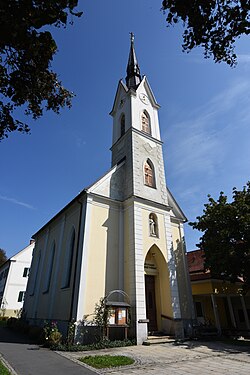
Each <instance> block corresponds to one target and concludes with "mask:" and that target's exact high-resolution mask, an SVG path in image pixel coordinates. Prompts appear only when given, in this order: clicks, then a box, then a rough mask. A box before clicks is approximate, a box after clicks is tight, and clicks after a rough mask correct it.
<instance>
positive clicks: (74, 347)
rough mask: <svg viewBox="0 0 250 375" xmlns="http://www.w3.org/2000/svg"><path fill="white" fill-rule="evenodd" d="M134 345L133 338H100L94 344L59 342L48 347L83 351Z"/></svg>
mask: <svg viewBox="0 0 250 375" xmlns="http://www.w3.org/2000/svg"><path fill="white" fill-rule="evenodd" d="M132 345H136V342H135V340H115V341H110V340H101V341H99V342H97V343H95V344H90V345H79V344H74V345H67V344H59V345H52V346H51V347H50V348H51V349H52V350H57V351H62V352H85V351H88V350H99V349H108V348H119V347H125V346H132Z"/></svg>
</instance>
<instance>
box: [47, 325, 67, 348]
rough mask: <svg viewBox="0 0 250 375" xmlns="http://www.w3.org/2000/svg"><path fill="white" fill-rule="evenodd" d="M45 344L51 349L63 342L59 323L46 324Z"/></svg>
mask: <svg viewBox="0 0 250 375" xmlns="http://www.w3.org/2000/svg"><path fill="white" fill-rule="evenodd" d="M43 332H44V338H45V343H46V344H47V345H48V346H49V347H53V346H56V345H59V344H60V343H61V341H62V334H61V333H60V332H59V330H58V327H57V323H56V322H54V321H52V322H50V323H48V322H45V325H44V327H43Z"/></svg>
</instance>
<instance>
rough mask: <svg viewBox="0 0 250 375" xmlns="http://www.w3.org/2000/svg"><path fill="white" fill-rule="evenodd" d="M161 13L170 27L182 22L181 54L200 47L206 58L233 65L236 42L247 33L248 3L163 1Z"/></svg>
mask: <svg viewBox="0 0 250 375" xmlns="http://www.w3.org/2000/svg"><path fill="white" fill-rule="evenodd" d="M162 10H163V11H164V12H165V14H166V15H167V18H166V21H167V23H168V24H169V25H174V24H176V23H177V22H179V21H181V22H182V24H183V26H184V32H183V44H182V47H183V50H184V51H187V52H190V51H191V50H192V49H193V48H194V47H197V46H202V47H203V48H204V55H205V57H206V58H208V57H210V56H213V59H214V61H215V62H221V61H224V62H226V63H227V64H229V65H230V66H234V65H235V64H236V54H235V52H234V43H235V40H236V39H237V38H239V37H240V36H241V35H243V34H246V35H248V34H249V32H250V7H249V1H235V0H219V1H217V0H185V1H183V0H164V1H162Z"/></svg>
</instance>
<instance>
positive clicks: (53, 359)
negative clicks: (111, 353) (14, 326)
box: [0, 327, 96, 375]
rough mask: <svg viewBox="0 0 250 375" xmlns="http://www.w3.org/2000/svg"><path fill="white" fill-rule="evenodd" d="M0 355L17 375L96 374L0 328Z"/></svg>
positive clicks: (6, 329) (17, 334)
mask: <svg viewBox="0 0 250 375" xmlns="http://www.w3.org/2000/svg"><path fill="white" fill-rule="evenodd" d="M0 353H1V354H2V357H3V359H4V360H5V361H7V362H8V364H10V366H11V367H12V369H13V370H14V371H12V374H15V375H16V374H18V375H58V374H59V375H62V374H65V375H93V374H95V375H96V372H93V371H91V370H89V369H88V368H86V367H84V366H81V365H79V364H77V363H75V362H73V361H71V360H69V359H67V358H65V357H62V356H60V355H58V354H57V353H55V352H52V351H51V350H49V349H45V348H41V347H40V346H39V345H36V344H35V343H34V342H32V341H31V340H30V339H28V338H27V337H26V336H24V335H21V334H19V333H16V332H13V331H11V330H9V329H8V328H5V327H0Z"/></svg>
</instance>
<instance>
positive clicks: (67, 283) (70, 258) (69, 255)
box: [62, 229, 76, 288]
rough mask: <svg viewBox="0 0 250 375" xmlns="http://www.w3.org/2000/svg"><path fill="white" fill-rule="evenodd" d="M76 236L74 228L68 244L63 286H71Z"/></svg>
mask: <svg viewBox="0 0 250 375" xmlns="http://www.w3.org/2000/svg"><path fill="white" fill-rule="evenodd" d="M75 237H76V235H75V229H73V230H72V232H71V237H70V241H69V246H68V249H67V253H66V256H65V264H64V276H63V283H62V288H68V287H69V286H70V279H71V274H72V265H73V255H74V248H75Z"/></svg>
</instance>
